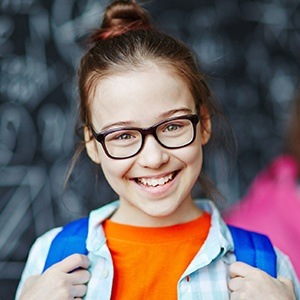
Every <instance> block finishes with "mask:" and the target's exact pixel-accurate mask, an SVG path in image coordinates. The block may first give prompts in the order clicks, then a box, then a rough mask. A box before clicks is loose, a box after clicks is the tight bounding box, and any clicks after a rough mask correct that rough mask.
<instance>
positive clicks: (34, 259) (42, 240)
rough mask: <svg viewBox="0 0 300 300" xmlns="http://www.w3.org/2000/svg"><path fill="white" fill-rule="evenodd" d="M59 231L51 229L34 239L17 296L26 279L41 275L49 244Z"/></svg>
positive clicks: (59, 228) (59, 229)
mask: <svg viewBox="0 0 300 300" xmlns="http://www.w3.org/2000/svg"><path fill="white" fill-rule="evenodd" d="M61 229H62V227H57V228H53V229H51V230H49V231H47V232H46V233H44V234H43V235H41V236H40V237H39V238H37V239H36V241H35V242H34V244H33V245H32V247H31V249H30V251H29V255H28V259H27V262H26V265H25V268H24V270H23V273H22V277H21V280H20V283H19V286H18V289H17V295H18V294H19V293H20V292H21V290H22V287H23V285H24V282H25V281H26V279H27V278H28V277H30V276H33V275H37V274H41V273H42V271H43V268H44V265H45V261H46V258H47V255H48V251H49V248H50V245H51V242H52V240H53V239H54V237H55V236H56V235H57V234H58V233H59V232H60V231H61Z"/></svg>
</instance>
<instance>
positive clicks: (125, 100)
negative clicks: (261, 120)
mask: <svg viewBox="0 0 300 300" xmlns="http://www.w3.org/2000/svg"><path fill="white" fill-rule="evenodd" d="M182 107H183V108H188V109H191V110H192V109H193V108H194V107H195V103H194V99H193V97H192V95H191V93H190V91H189V88H188V85H187V84H186V82H185V81H183V79H182V78H181V77H179V76H178V75H177V74H176V73H175V72H174V71H173V70H172V69H171V68H167V67H162V66H157V65H155V64H152V65H148V66H147V67H144V68H143V69H140V68H139V69H136V70H129V71H123V72H118V73H115V74H112V75H110V76H107V77H106V78H103V79H101V80H98V82H97V83H96V84H95V93H94V96H93V99H91V117H92V122H93V124H95V125H96V124H98V125H99V126H103V124H104V123H105V122H113V121H117V120H133V121H134V120H137V121H141V120H144V121H145V122H147V120H148V121H149V122H153V121H155V122H156V121H157V120H156V119H157V118H159V117H158V116H159V115H161V114H163V113H164V112H165V111H168V110H174V109H179V108H182ZM158 121H159V120H158ZM141 122H142V121H141ZM150 125H151V124H150Z"/></svg>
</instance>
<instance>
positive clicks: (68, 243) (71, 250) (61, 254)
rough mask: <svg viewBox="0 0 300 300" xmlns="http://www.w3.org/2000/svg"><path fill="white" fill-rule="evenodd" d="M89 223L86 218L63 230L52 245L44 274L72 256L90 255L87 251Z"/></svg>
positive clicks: (72, 223)
mask: <svg viewBox="0 0 300 300" xmlns="http://www.w3.org/2000/svg"><path fill="white" fill-rule="evenodd" d="M88 222H89V219H88V217H85V218H82V219H79V220H75V221H73V222H71V223H69V224H67V225H65V226H64V227H63V228H62V230H61V231H60V232H59V233H58V234H57V235H56V236H55V238H54V239H53V241H52V243H51V245H50V249H49V252H48V256H47V259H46V263H45V266H44V269H43V272H45V271H46V270H47V269H48V268H49V267H51V266H52V265H53V264H55V263H57V262H59V261H61V260H63V259H64V258H66V257H68V256H70V255H72V254H75V253H79V254H87V253H88V251H87V249H86V238H87V234H88Z"/></svg>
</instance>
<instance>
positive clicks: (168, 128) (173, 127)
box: [164, 123, 182, 132]
mask: <svg viewBox="0 0 300 300" xmlns="http://www.w3.org/2000/svg"><path fill="white" fill-rule="evenodd" d="M181 127H182V126H181V125H179V124H176V123H171V124H167V126H166V127H165V129H164V131H169V132H172V131H176V130H179V129H180V128H181Z"/></svg>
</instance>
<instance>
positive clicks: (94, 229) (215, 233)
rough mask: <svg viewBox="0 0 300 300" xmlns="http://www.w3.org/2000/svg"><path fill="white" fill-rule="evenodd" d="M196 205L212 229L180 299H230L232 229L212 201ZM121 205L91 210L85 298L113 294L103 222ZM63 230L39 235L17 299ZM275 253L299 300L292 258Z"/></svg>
mask: <svg viewBox="0 0 300 300" xmlns="http://www.w3.org/2000/svg"><path fill="white" fill-rule="evenodd" d="M197 204H198V206H199V207H200V208H201V209H202V210H204V211H207V212H208V213H210V214H211V216H212V218H211V228H210V230H209V234H208V237H207V239H206V241H205V243H204V244H203V246H202V247H201V249H200V250H199V252H198V254H197V255H196V256H195V258H194V259H193V260H192V262H191V263H190V265H189V266H188V267H187V268H186V270H185V272H184V273H183V274H182V276H181V277H180V279H179V281H178V285H177V295H178V299H180V300H193V299H197V300H198V299H205V300H213V299H214V300H223V299H224V300H225V299H229V296H230V291H229V289H228V281H229V270H228V269H229V265H230V264H231V263H233V262H234V261H235V260H236V258H235V255H234V253H233V249H234V245H233V241H232V238H231V235H230V232H229V229H228V227H227V225H226V224H225V223H224V222H223V220H222V218H221V216H220V213H219V211H218V209H217V208H216V206H215V205H214V204H213V203H212V202H211V201H209V200H197ZM118 205H119V202H118V201H116V202H113V203H110V204H108V205H105V206H103V207H101V208H99V209H97V210H94V211H92V212H91V213H90V218H89V232H88V238H87V249H88V251H89V254H88V257H89V259H90V262H91V266H90V268H89V271H90V272H91V274H92V276H91V279H90V281H89V283H88V290H87V294H86V296H85V298H84V299H87V300H98V299H99V300H100V299H101V300H108V299H110V297H111V291H112V283H113V262H112V258H111V255H110V252H109V249H108V247H107V245H106V238H105V235H104V231H103V228H102V225H101V222H102V221H103V220H105V219H107V218H108V217H109V216H110V215H111V214H112V213H113V212H114V211H115V210H116V208H117V207H118ZM60 230H61V228H55V229H52V230H50V231H48V232H47V233H45V234H44V235H42V236H41V237H40V238H38V239H37V240H36V242H35V243H34V245H33V246H32V248H31V250H30V253H29V257H28V261H27V263H26V266H25V269H24V272H23V275H22V278H21V281H20V284H19V287H18V290H17V294H16V299H17V298H18V295H19V294H20V292H21V289H22V287H23V284H24V281H25V280H26V278H28V277H29V276H31V275H35V274H40V273H41V272H42V270H43V267H44V264H45V260H46V257H47V253H48V250H49V247H50V244H51V242H52V240H53V238H54V236H55V235H56V234H57V233H58V232H59V231H60ZM276 254H277V274H278V276H281V277H287V278H290V279H292V280H293V283H294V288H295V291H296V297H297V299H300V284H299V281H298V279H297V277H296V275H295V272H294V270H293V267H292V265H291V263H290V260H289V258H288V257H287V256H285V255H284V254H282V253H281V252H280V251H278V250H277V249H276ZM141 261H142V258H141ZM174 263H176V262H174ZM162 275H163V274H162ZM128 280H130V279H128ZM126 300H127V299H126Z"/></svg>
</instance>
